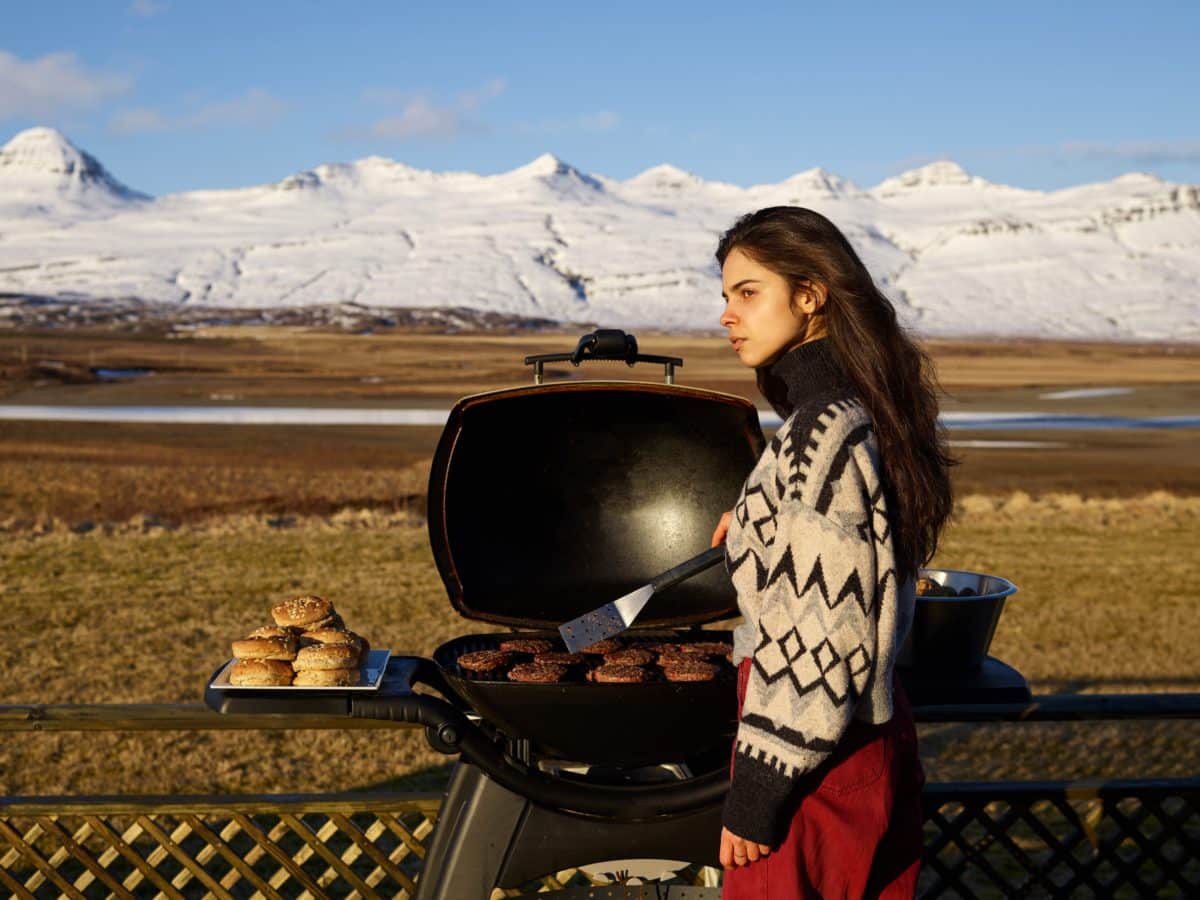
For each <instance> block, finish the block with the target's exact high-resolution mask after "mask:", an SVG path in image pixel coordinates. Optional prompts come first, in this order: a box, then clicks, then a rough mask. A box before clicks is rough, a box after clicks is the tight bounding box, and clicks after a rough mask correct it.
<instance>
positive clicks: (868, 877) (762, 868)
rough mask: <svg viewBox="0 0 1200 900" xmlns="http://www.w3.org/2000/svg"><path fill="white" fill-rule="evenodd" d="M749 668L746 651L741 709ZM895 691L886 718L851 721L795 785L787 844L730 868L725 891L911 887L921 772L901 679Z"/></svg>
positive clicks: (765, 897) (729, 898)
mask: <svg viewBox="0 0 1200 900" xmlns="http://www.w3.org/2000/svg"><path fill="white" fill-rule="evenodd" d="M749 677H750V660H748V659H746V660H742V664H741V667H740V668H739V669H738V713H739V715H740V714H741V708H742V703H743V701H744V700H745V697H746V682H747V681H748V680H749ZM893 691H894V698H895V699H894V706H895V715H893V716H892V718H891V720H890V721H888V722H885V723H884V724H883V725H869V724H867V723H865V722H860V721H858V720H855V721H853V722H851V724H850V727H849V728H848V729H847V731H846V734H845V735H844V736H843V738H842V740H841V741H840V742H839V743H838V746H837V749H836V750H834V751H833V754H832V755H831V756H830V757H829V758H828V759H827V760H825V762H824V763H822V764H821V765H820V766H819V767H817V768H816V769H815V770H813V771H812V772H810V773H809V774H807V775H805V776H804V777H803V778H802V779H801V780H800V782H799V784H798V785H797V789H796V791H795V793H794V794H793V797H792V800H791V805H790V806H789V810H790V811H791V824H790V826H789V827H788V832H787V837H786V838H785V839H784V841H783V843H782V844H781V845H780V846H779V847H776V848H773V849H772V850H771V853H770V854H769V855H768V856H766V857H764V858H762V859H759V860H758V862H752V863H749V864H747V865H744V866H738V867H735V868H733V869H727V870H726V871H725V881H724V888H723V890H722V892H721V897H722V900H793V898H809V897H820V898H825V900H831V898H854V900H858V898H862V897H879V898H888V900H891V898H900V897H904V898H911V897H913V896H915V895H916V890H917V874H918V871H919V870H920V866H921V829H922V816H921V787H922V785H924V784H925V773H924V771H923V770H922V768H921V760H920V757H919V756H918V755H917V731H916V728H915V726H914V725H913V718H912V710H911V709H910V707H909V705H908V698H907V697H906V696H905V694H904V689H903V688H902V687H901V686H900V683H899V681H898V680H896V681H893Z"/></svg>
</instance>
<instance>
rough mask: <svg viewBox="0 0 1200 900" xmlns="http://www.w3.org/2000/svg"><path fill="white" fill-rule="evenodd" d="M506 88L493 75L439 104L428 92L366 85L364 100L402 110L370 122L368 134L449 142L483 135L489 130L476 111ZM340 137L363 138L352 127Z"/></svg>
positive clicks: (376, 136)
mask: <svg viewBox="0 0 1200 900" xmlns="http://www.w3.org/2000/svg"><path fill="white" fill-rule="evenodd" d="M507 87H508V85H507V84H506V83H505V81H504V80H503V79H502V78H494V79H492V80H491V81H489V82H487V83H486V84H483V85H481V86H480V87H478V88H475V89H473V90H469V91H463V92H462V93H460V94H458V95H457V96H456V97H455V98H454V100H453V101H452V102H449V103H437V102H436V101H434V100H433V99H432V97H431V96H430V94H429V92H428V91H419V92H413V91H399V90H396V89H394V88H367V89H366V90H365V91H363V99H364V100H366V101H367V102H369V103H375V104H379V105H382V106H398V107H400V111H399V112H398V113H396V114H394V115H389V116H384V117H383V118H381V119H377V120H376V121H375V122H373V123H371V125H369V126H368V127H367V129H366V134H367V135H368V136H370V137H374V138H384V139H387V140H409V139H414V138H428V139H436V140H446V141H450V140H454V139H455V138H457V137H459V136H461V135H463V134H480V133H483V132H486V131H487V128H486V126H484V125H483V124H482V123H480V122H479V121H478V120H477V119H476V118H475V116H474V113H475V112H477V111H478V110H479V109H480V108H481V107H483V106H484V105H485V104H487V103H488V102H489V101H491V100H494V99H495V98H496V97H499V96H500V95H501V94H503V93H504V91H505V90H506V89H507ZM341 137H344V138H350V139H354V138H359V137H362V133H361V132H360V131H359V130H357V129H350V130H347V131H345V132H343V133H342V134H341Z"/></svg>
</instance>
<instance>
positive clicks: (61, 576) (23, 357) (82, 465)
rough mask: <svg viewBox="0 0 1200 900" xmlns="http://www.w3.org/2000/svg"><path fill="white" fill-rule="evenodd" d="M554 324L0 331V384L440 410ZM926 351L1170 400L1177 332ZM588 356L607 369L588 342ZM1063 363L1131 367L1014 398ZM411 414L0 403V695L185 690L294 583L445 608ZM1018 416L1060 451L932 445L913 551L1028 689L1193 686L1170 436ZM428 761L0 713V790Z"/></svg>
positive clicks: (401, 739)
mask: <svg viewBox="0 0 1200 900" xmlns="http://www.w3.org/2000/svg"><path fill="white" fill-rule="evenodd" d="M574 337H575V336H574V335H570V334H560V335H542V334H539V335H536V336H532V337H523V336H500V337H494V336H454V337H448V336H441V335H404V334H382V335H374V336H356V335H340V334H332V333H323V332H317V333H307V332H298V331H293V330H287V329H274V330H271V329H259V330H251V329H226V330H221V331H213V332H211V333H206V334H204V335H195V334H193V335H191V336H189V337H188V338H186V339H180V338H176V337H166V336H151V337H145V338H131V337H129V336H128V335H122V334H116V333H104V332H97V333H94V334H87V333H77V332H75V333H72V332H67V333H61V334H58V333H55V334H40V335H39V334H17V333H5V334H0V370H2V372H3V375H2V377H0V402H5V403H73V404H75V403H79V404H87V403H93V404H109V403H112V404H122V403H125V404H143V403H208V402H232V403H238V404H247V405H250V404H255V403H271V404H275V403H281V404H282V403H295V404H302V405H322V404H335V405H353V406H369V405H403V406H415V405H429V406H435V407H441V408H444V407H445V406H448V405H449V402H450V401H452V400H453V399H454V398H456V397H458V396H461V395H463V394H467V393H472V392H476V391H480V390H491V389H496V388H499V387H504V386H509V385H512V384H521V383H525V382H526V381H528V379H529V372H528V370H527V369H526V368H524V367H523V366H522V365H521V364H520V358H521V357H522V356H523V355H525V354H527V353H534V352H545V351H556V350H564V349H569V348H570V346H572V345H573V343H574ZM639 337H641V336H639ZM641 343H642V346H643V349H644V350H645V351H646V352H652V353H677V354H678V355H682V356H684V357H685V358H686V359H687V365H686V366H685V368H684V369H683V370H681V371H680V373H679V380H680V381H681V382H682V383H687V384H699V385H702V386H706V387H712V388H717V389H722V390H728V391H734V392H737V393H742V394H745V395H748V396H753V385H752V382H751V381H750V379H749V378H748V377H747V376H746V373H744V372H742V371H740V369H739V367H738V366H737V365H736V363H735V362H731V361H730V359H729V358H728V349H727V347H726V346H725V345H724V344H723V342H721V341H719V340H718V339H714V338H701V337H688V338H672V337H669V336H662V335H647V336H645V337H641ZM931 350H932V352H933V355H934V357H935V359H936V361H937V364H938V367H939V372H940V375H941V379H942V382H943V384H944V385H945V387H946V388H947V390H948V391H949V392H950V393H951V395H952V397H951V398H950V399H948V401H947V404H946V405H947V407H953V408H958V409H971V408H975V409H1041V410H1045V409H1053V410H1055V411H1062V412H1097V413H1104V414H1118V415H1120V414H1135V413H1136V414H1172V413H1182V412H1188V413H1195V411H1196V408H1197V406H1200V402H1198V401H1200V367H1198V366H1197V365H1196V363H1197V357H1198V356H1200V351H1197V350H1196V349H1195V348H1189V347H1162V346H1159V347H1139V346H1127V347H1105V346H1101V345H1069V344H1038V343H1032V342H1025V343H1011V344H986V343H975V344H933V345H931ZM46 363H56V364H59V365H55V366H49V367H47V366H46V365H45V364H46ZM96 367H112V368H133V367H147V368H153V369H155V370H156V372H157V373H158V374H156V375H154V376H149V377H146V378H142V379H138V380H136V381H130V382H116V383H102V382H98V381H96V380H94V378H92V376H91V375H90V371H89V370H90V369H92V368H96ZM564 371H565V373H566V377H570V378H574V377H584V376H588V375H589V374H590V373H589V372H588V371H587V370H583V371H582V372H580V371H576V370H572V369H570V368H569V367H567V368H566V369H565V370H564ZM598 371H599V372H600V373H601V374H603V375H605V377H607V376H608V375H612V376H613V377H627V376H628V374H629V370H627V369H625V368H624V367H623V366H619V365H616V366H613V365H611V364H609V365H606V366H602V367H600V368H599V369H598ZM638 377H643V378H646V379H647V380H653V379H654V378H656V377H657V373H656V372H655V371H654V370H653V369H649V370H648V371H647V374H645V375H638ZM364 379H365V380H364ZM1089 385H1091V386H1094V385H1100V386H1105V385H1122V386H1129V387H1134V388H1136V391H1135V392H1134V393H1133V394H1131V395H1126V396H1115V397H1108V398H1103V399H1080V400H1077V401H1070V402H1062V401H1058V402H1052V401H1047V400H1044V399H1042V398H1041V394H1043V393H1045V392H1047V391H1048V390H1050V389H1051V388H1054V387H1059V386H1063V387H1067V386H1089ZM213 397H216V398H218V399H216V400H213V399H211V398H213ZM437 434H438V429H436V428H393V429H385V428H347V429H334V428H325V427H311V428H298V427H293V428H282V427H279V428H275V427H259V426H246V427H241V428H235V427H224V426H188V427H183V426H160V425H139V426H133V425H98V424H80V423H34V422H24V421H3V422H0V597H2V598H3V600H4V604H5V608H6V619H7V621H8V622H9V623H10V625H9V628H8V629H7V634H6V637H5V640H4V641H2V642H0V673H2V675H3V679H2V680H0V685H2V686H0V703H73V702H197V701H198V700H199V698H200V694H201V691H202V688H203V685H204V683H205V682H206V680H207V679H208V677H209V676H210V675H211V673H212V671H213V670H214V669H215V668H216V666H217V665H218V664H219V663H220V662H221V661H222V660H223V659H224V658H226V656H227V655H228V642H229V641H230V640H231V639H232V638H234V637H238V636H240V635H241V634H242V633H244V632H245V631H246V630H248V629H249V628H250V627H252V626H254V625H256V624H259V623H262V622H263V621H264V620H265V619H266V616H267V610H268V608H269V606H270V604H271V602H272V600H273V599H276V598H279V597H281V596H286V595H287V594H289V593H291V592H296V591H301V590H304V591H316V592H320V593H324V594H327V595H329V596H331V597H332V598H334V599H335V600H336V601H337V602H338V604H339V606H340V607H341V608H343V610H344V613H345V615H346V618H347V620H348V622H349V623H350V624H351V625H352V626H353V627H355V628H356V629H358V630H360V631H362V632H363V633H364V634H366V635H367V636H368V637H370V638H371V640H372V643H373V644H374V645H375V646H379V647H390V648H392V649H393V650H396V651H400V652H416V653H428V652H429V651H430V650H432V649H433V648H434V647H435V646H436V645H437V644H438V643H439V642H441V641H442V640H444V639H446V638H448V637H450V636H452V635H455V634H459V633H462V632H463V631H466V630H468V629H469V628H470V627H471V626H470V624H469V623H465V622H463V621H462V620H460V619H459V618H458V617H457V616H456V614H455V613H454V612H453V611H452V610H451V609H450V608H449V606H448V604H447V602H446V600H445V596H444V592H443V589H442V586H441V583H440V580H439V578H438V575H437V572H436V569H435V568H434V566H433V562H432V559H431V558H430V555H429V551H428V547H427V542H426V538H425V531H424V523H423V514H424V487H425V479H426V475H427V471H428V458H429V454H430V452H431V451H432V447H433V445H434V443H435V442H436V438H437ZM960 436H964V437H984V438H995V437H1005V438H1009V437H1014V435H1010V434H999V433H996V432H980V433H979V434H977V435H960V434H959V433H955V434H954V437H956V438H957V437H960ZM1026 437H1034V436H1033V435H1026ZM1036 438H1037V439H1041V440H1051V441H1055V442H1060V443H1063V444H1065V446H1061V447H1055V448H1052V449H1045V448H1035V449H1026V450H993V449H987V450H984V449H964V450H962V451H961V452H960V455H961V458H962V465H961V466H959V467H958V468H957V469H956V470H955V479H956V487H957V490H958V494H959V503H958V511H957V515H956V518H955V520H954V522H953V523H952V525H951V526H950V528H949V530H948V531H947V533H946V535H945V538H944V540H943V544H942V547H941V549H940V551H939V554H938V557H937V559H936V560H935V564H937V565H941V566H945V567H950V568H966V569H977V570H983V571H992V572H997V573H999V574H1003V575H1005V576H1006V577H1008V578H1010V579H1011V580H1013V581H1014V582H1016V583H1017V584H1018V585H1019V586H1020V588H1021V593H1020V594H1018V595H1017V597H1016V598H1015V599H1014V600H1013V601H1011V602H1010V604H1009V606H1008V608H1007V609H1006V611H1005V613H1004V617H1003V619H1002V620H1001V623H1000V627H999V629H998V631H997V635H996V640H995V643H994V645H993V652H994V653H995V654H996V655H997V656H998V657H1000V658H1001V659H1004V660H1005V661H1007V662H1009V663H1011V664H1012V665H1014V666H1016V667H1017V668H1018V669H1019V670H1020V671H1022V672H1023V673H1024V674H1025V675H1026V676H1027V677H1028V678H1029V679H1030V681H1031V683H1032V684H1033V686H1034V688H1035V690H1039V691H1051V690H1053V691H1114V690H1121V691H1125V690H1198V689H1200V686H1198V683H1200V665H1198V664H1197V663H1196V661H1195V652H1194V649H1193V648H1194V647H1195V646H1196V644H1197V642H1198V640H1200V624H1198V619H1197V616H1196V614H1195V609H1194V607H1195V602H1196V598H1197V595H1196V584H1197V582H1198V578H1200V565H1198V563H1197V560H1196V550H1195V548H1196V546H1197V544H1198V541H1197V537H1200V476H1198V472H1197V470H1198V468H1200V467H1197V465H1196V462H1195V460H1196V458H1197V453H1196V450H1197V439H1196V438H1197V433H1196V432H1195V431H1113V432H1064V433H1062V434H1061V436H1060V435H1059V434H1057V433H1049V434H1040V435H1037V436H1036ZM1198 738H1200V728H1198V727H1196V726H1195V725H1193V724H1191V723H1173V724H1172V723H1165V724H1161V725H1154V726H1152V727H1150V726H1147V725H1145V724H1129V725H1081V726H1070V727H1068V726H1053V725H1046V726H985V727H980V726H971V727H966V726H953V727H947V726H927V727H925V728H923V730H922V740H923V746H924V753H925V758H926V764H927V768H928V769H929V772H930V775H931V777H933V778H959V777H1058V776H1063V777H1066V776H1072V777H1075V776H1116V775H1122V776H1127V775H1144V774H1163V775H1167V774H1172V775H1181V774H1194V773H1195V772H1196V770H1197V763H1198V762H1200V740H1198ZM441 762H443V758H441V757H438V756H436V754H434V753H432V752H431V751H430V750H428V749H427V747H425V745H424V741H423V738H422V737H421V735H420V733H419V732H417V731H397V732H391V731H386V732H385V731H370V732H344V733H339V732H262V733H256V732H245V733H163V734H129V735H122V734H95V735H83V734H8V735H6V737H5V740H4V742H3V743H2V744H0V791H2V792H4V793H7V794H13V793H21V794H33V793H62V792H84V793H86V792H95V793H114V792H122V791H129V792H134V793H150V792H160V791H161V792H171V793H189V792H206V791H210V790H211V791H218V790H220V791H298V790H299V791H307V790H324V789H341V788H354V787H364V786H368V785H375V784H380V783H385V782H395V780H396V779H401V782H400V783H403V784H407V785H416V784H420V785H425V786H427V785H429V784H432V783H435V782H436V779H437V777H438V772H437V770H432V774H429V767H431V766H436V765H438V764H440V763H441ZM422 773H425V774H422Z"/></svg>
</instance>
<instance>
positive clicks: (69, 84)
mask: <svg viewBox="0 0 1200 900" xmlns="http://www.w3.org/2000/svg"><path fill="white" fill-rule="evenodd" d="M132 85H133V82H132V80H131V79H129V78H127V77H125V76H124V75H117V74H115V73H112V72H104V71H101V70H98V69H90V70H89V69H85V68H83V67H82V66H81V65H80V64H79V61H78V60H77V59H76V58H75V54H74V53H50V54H47V55H46V56H43V57H41V58H40V59H31V60H28V61H26V60H22V59H18V58H17V57H16V56H13V55H12V54H11V53H7V52H5V51H3V50H0V120H3V119H9V118H15V117H16V116H32V117H36V118H40V117H43V116H49V115H53V114H54V113H57V112H59V111H61V110H63V109H85V108H88V107H94V106H97V105H99V104H101V103H103V102H104V101H106V100H109V99H111V98H112V97H116V96H119V95H120V94H123V93H125V92H126V91H128V90H129V89H130V88H131V87H132Z"/></svg>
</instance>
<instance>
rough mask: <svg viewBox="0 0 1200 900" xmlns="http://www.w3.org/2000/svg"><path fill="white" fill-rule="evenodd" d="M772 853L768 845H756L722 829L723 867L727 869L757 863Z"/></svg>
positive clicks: (726, 829)
mask: <svg viewBox="0 0 1200 900" xmlns="http://www.w3.org/2000/svg"><path fill="white" fill-rule="evenodd" d="M770 852H771V848H770V847H769V846H767V845H766V844H756V843H754V841H748V840H746V839H745V838H740V837H738V836H737V835H736V834H734V833H733V832H732V831H730V830H729V829H728V828H722V829H721V865H722V866H723V867H725V868H726V869H732V868H733V867H734V866H745V865H748V864H750V863H752V862H757V861H758V860H760V859H762V858H763V857H764V856H766V855H767V854H768V853H770Z"/></svg>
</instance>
